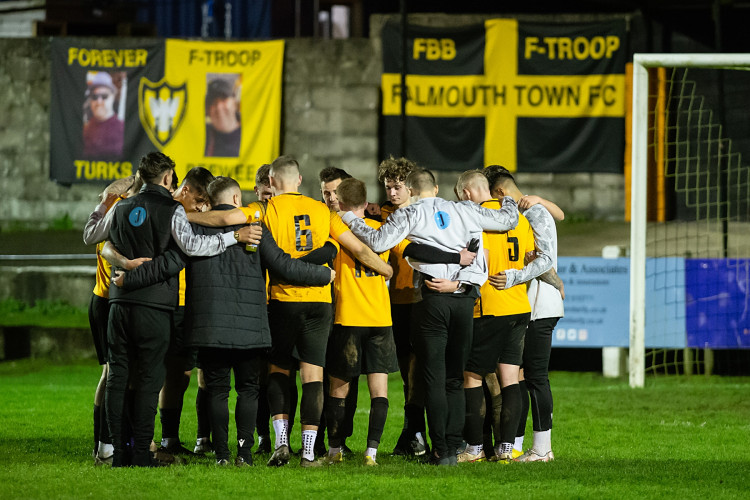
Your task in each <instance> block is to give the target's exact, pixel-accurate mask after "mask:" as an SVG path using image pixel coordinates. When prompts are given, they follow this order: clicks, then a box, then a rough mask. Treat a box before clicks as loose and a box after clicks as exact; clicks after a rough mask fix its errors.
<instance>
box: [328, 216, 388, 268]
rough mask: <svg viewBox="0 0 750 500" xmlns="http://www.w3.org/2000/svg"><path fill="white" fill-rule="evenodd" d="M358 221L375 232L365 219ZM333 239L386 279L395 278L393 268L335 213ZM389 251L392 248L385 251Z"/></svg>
mask: <svg viewBox="0 0 750 500" xmlns="http://www.w3.org/2000/svg"><path fill="white" fill-rule="evenodd" d="M358 220H361V221H362V222H361V225H363V226H365V227H367V228H368V229H370V230H372V231H375V229H373V228H372V227H370V226H369V225H367V223H366V222H365V221H364V219H358ZM331 237H332V238H333V239H335V240H336V241H337V242H338V243H339V244H340V245H341V246H343V247H344V248H346V249H347V250H349V251H350V252H351V253H352V254H353V255H354V257H355V258H356V259H357V260H358V261H360V262H361V263H362V264H364V265H365V266H367V267H369V268H370V269H372V270H373V271H375V272H376V273H378V274H380V275H381V276H384V277H385V279H391V276H393V268H392V267H391V266H390V265H389V264H388V263H387V262H385V261H384V260H383V259H381V258H380V257H379V256H378V255H377V254H376V253H375V252H373V251H372V250H370V248H368V246H367V245H366V244H364V243H363V242H362V241H360V240H359V239H358V238H357V236H355V235H354V232H353V231H351V230H350V229H349V228H348V227H346V224H344V223H343V222H342V220H341V218H340V217H339V216H338V214H336V213H334V212H331ZM389 249H390V247H388V248H386V249H384V250H386V251H387V250H389Z"/></svg>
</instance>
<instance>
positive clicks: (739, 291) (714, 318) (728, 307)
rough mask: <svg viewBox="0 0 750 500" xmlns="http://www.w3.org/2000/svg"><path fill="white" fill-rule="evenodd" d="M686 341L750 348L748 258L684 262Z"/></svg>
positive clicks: (690, 344)
mask: <svg viewBox="0 0 750 500" xmlns="http://www.w3.org/2000/svg"><path fill="white" fill-rule="evenodd" d="M685 290H686V300H685V302H686V308H685V309H686V317H687V321H686V323H687V343H688V345H689V346H690V347H697V348H705V347H711V348H714V349H737V348H744V349H747V348H750V259H687V260H686V261H685Z"/></svg>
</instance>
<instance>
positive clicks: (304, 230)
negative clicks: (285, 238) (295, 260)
mask: <svg viewBox="0 0 750 500" xmlns="http://www.w3.org/2000/svg"><path fill="white" fill-rule="evenodd" d="M294 233H295V244H296V247H297V251H299V252H304V251H306V250H312V249H313V238H312V231H311V230H310V216H309V215H295V216H294ZM303 238H304V240H305V243H304V244H302V239H303Z"/></svg>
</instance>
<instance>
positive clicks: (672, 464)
mask: <svg viewBox="0 0 750 500" xmlns="http://www.w3.org/2000/svg"><path fill="white" fill-rule="evenodd" d="M99 370H100V369H99V367H97V366H96V365H95V363H94V362H92V361H81V362H76V363H71V364H52V363H51V362H49V361H43V360H25V361H17V362H4V363H0V381H1V383H2V389H0V498H2V499H11V498H83V497H88V498H97V499H109V498H137V499H140V498H153V499H165V498H183V499H200V498H207V499H217V498H237V499H240V498H274V499H285V498H290V499H296V498H336V499H345V498H364V499H374V498H410V499H416V498H506V499H516V498H639V499H640V498H675V499H682V498H712V499H713V498H750V451H749V450H750V378H730V377H712V378H705V377H703V376H694V377H692V378H685V377H661V378H655V379H654V378H651V379H648V380H647V387H646V388H645V389H642V390H632V389H630V388H629V387H628V386H627V383H626V382H624V381H621V380H608V379H604V378H602V377H601V376H600V375H597V374H591V373H561V372H556V373H553V374H552V375H551V382H552V387H553V394H554V397H555V427H554V429H553V433H552V443H553V449H554V451H555V455H556V457H557V460H556V461H555V462H552V463H548V464H543V463H535V464H520V463H514V464H509V465H500V464H494V463H478V464H461V465H459V467H455V468H436V467H431V466H428V465H421V464H419V463H417V462H414V461H409V460H405V459H402V458H400V457H390V456H389V452H390V451H391V450H392V448H393V445H394V444H395V441H396V438H397V436H398V433H399V431H400V426H401V422H402V418H403V396H402V393H401V390H400V380H399V378H398V376H397V375H395V374H394V375H393V376H392V377H391V379H390V382H391V385H390V394H391V400H390V402H391V406H390V413H389V417H388V424H387V426H386V431H385V434H384V436H383V441H382V443H381V447H380V451H379V454H378V461H379V462H380V464H381V465H380V467H377V468H365V467H363V466H361V465H360V464H361V460H362V453H363V451H364V448H365V434H366V431H367V414H368V410H369V402H368V393H367V389H366V386H365V385H364V383H363V385H362V386H361V388H360V397H359V409H358V411H357V416H356V421H355V435H354V436H353V437H352V438H351V439H350V440H349V441H348V442H347V444H349V445H350V447H351V448H352V449H353V450H354V451H355V458H354V459H353V460H351V461H349V462H346V463H344V464H342V465H340V466H333V467H329V468H325V469H316V470H310V469H301V468H300V467H299V466H298V465H297V462H296V461H294V460H293V461H292V462H291V463H290V464H289V465H288V466H286V467H284V468H281V469H272V468H268V467H266V466H265V465H264V464H265V459H267V456H259V457H257V458H256V466H255V467H253V468H250V469H237V468H235V467H230V468H217V467H215V466H214V465H213V460H211V459H209V458H195V459H192V460H191V461H189V463H188V464H187V465H181V466H173V467H170V468H160V469H149V470H139V469H114V470H113V469H110V468H108V467H94V465H93V461H92V459H91V447H92V437H91V436H92V432H93V431H92V425H91V419H92V404H93V393H94V388H95V386H96V383H97V381H98V377H99V373H100V371H99ZM362 380H363V381H364V379H362ZM230 403H231V405H232V406H233V404H234V403H233V400H231V399H230ZM194 405H195V379H193V380H192V381H191V386H190V389H189V390H188V392H187V394H186V396H185V410H184V411H183V423H182V429H181V438H182V440H183V442H185V443H186V444H187V445H188V446H192V443H193V442H194V441H193V439H194V436H195V427H196V422H195V412H194V410H193V408H194V407H195V406H194ZM233 425H234V424H233V422H232V423H230V443H232V442H233V440H234V437H233V436H232V434H231V432H232V431H231V428H232V427H233ZM530 434H531V428H530V424H529V428H528V431H527V442H526V445H527V446H530V440H528V437H530ZM156 435H157V437H158V436H159V435H160V429H159V425H158V422H157V426H156ZM299 440H300V438H299V431H298V428H295V431H294V435H293V439H292V447H293V448H294V449H297V448H298V447H299Z"/></svg>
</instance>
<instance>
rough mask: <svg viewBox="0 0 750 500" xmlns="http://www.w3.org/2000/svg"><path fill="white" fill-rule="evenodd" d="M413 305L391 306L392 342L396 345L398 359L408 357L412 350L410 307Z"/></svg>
mask: <svg viewBox="0 0 750 500" xmlns="http://www.w3.org/2000/svg"><path fill="white" fill-rule="evenodd" d="M413 305H414V304H391V319H392V320H393V340H394V342H395V343H396V356H398V359H403V358H407V357H409V356H410V355H411V354H412V353H413V352H414V349H412V347H411V340H410V339H411V323H412V314H411V311H412V306H413Z"/></svg>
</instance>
